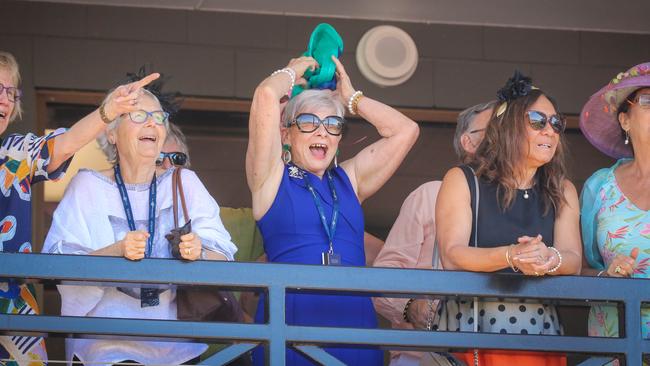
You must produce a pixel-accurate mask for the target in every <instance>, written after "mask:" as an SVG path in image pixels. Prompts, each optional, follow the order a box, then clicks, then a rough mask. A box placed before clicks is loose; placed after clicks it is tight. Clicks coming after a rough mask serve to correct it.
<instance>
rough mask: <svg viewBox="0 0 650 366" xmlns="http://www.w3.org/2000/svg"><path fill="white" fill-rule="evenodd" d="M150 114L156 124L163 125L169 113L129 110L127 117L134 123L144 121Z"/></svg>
mask: <svg viewBox="0 0 650 366" xmlns="http://www.w3.org/2000/svg"><path fill="white" fill-rule="evenodd" d="M149 116H151V118H153V121H154V122H156V124H157V125H164V124H165V123H166V122H167V120H168V119H169V113H167V112H165V111H153V112H147V111H143V110H139V111H133V112H129V118H131V121H133V122H135V123H144V122H146V121H147V119H148V118H149Z"/></svg>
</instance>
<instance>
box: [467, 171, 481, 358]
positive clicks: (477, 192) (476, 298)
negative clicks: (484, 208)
mask: <svg viewBox="0 0 650 366" xmlns="http://www.w3.org/2000/svg"><path fill="white" fill-rule="evenodd" d="M468 167H469V169H470V170H471V171H472V173H473V174H472V175H474V187H475V189H474V192H475V193H476V197H474V248H478V202H479V198H480V190H479V185H478V177H477V176H476V172H475V171H474V169H472V167H471V166H468ZM478 308H479V299H478V297H476V296H475V297H474V333H478ZM474 366H479V364H478V349H477V348H475V349H474Z"/></svg>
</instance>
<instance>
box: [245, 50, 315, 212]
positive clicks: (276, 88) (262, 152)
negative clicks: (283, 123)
mask: <svg viewBox="0 0 650 366" xmlns="http://www.w3.org/2000/svg"><path fill="white" fill-rule="evenodd" d="M317 65H318V64H317V63H316V60H314V59H313V58H311V57H300V58H297V59H292V60H291V61H290V62H289V64H288V65H287V67H286V68H285V69H288V70H287V71H286V72H278V73H274V74H273V75H271V76H269V77H267V78H266V79H264V81H262V82H261V83H260V85H258V86H257V88H256V89H255V93H254V94H253V102H252V104H251V112H250V117H249V122H248V134H249V135H248V149H247V150H246V179H247V181H248V187H249V188H250V190H251V193H252V195H253V216H254V217H255V219H256V220H259V219H260V218H261V217H262V216H264V214H265V213H266V211H268V209H269V208H270V207H271V204H272V203H273V200H274V199H275V195H276V193H277V191H278V187H279V186H280V180H281V179H282V169H283V163H282V159H281V154H282V139H281V135H280V120H281V115H282V105H281V104H280V102H281V100H282V99H284V97H285V96H286V95H287V93H288V92H289V88H290V87H291V86H292V84H291V82H292V78H293V76H292V74H291V73H293V75H295V78H296V80H295V83H296V84H304V83H305V80H304V78H303V77H302V75H303V74H304V73H305V71H306V70H307V68H312V69H313V68H315V67H316V66H317Z"/></svg>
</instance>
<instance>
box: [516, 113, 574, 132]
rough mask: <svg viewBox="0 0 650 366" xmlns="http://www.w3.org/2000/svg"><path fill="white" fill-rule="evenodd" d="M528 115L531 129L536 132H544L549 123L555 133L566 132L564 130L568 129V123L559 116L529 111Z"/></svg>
mask: <svg viewBox="0 0 650 366" xmlns="http://www.w3.org/2000/svg"><path fill="white" fill-rule="evenodd" d="M526 114H527V115H528V122H530V127H532V128H533V130H536V131H540V130H543V129H544V127H546V123H547V122H548V123H549V124H550V125H551V128H552V129H553V131H555V133H562V132H564V128H565V127H566V121H565V120H564V117H562V116H561V115H559V114H554V115H552V116H547V115H546V114H545V113H543V112H540V111H528V112H526Z"/></svg>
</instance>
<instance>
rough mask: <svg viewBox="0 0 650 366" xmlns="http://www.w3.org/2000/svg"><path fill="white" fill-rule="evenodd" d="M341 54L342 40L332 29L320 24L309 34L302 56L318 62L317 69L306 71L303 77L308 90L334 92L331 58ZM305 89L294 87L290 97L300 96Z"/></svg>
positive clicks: (334, 70)
mask: <svg viewBox="0 0 650 366" xmlns="http://www.w3.org/2000/svg"><path fill="white" fill-rule="evenodd" d="M342 53H343V40H342V39H341V36H339V34H338V33H337V32H336V30H335V29H334V27H332V26H331V25H329V24H327V23H321V24H319V25H318V26H316V28H314V31H313V32H312V33H311V38H310V39H309V47H308V49H307V51H306V52H305V53H304V54H303V56H310V57H313V58H314V59H315V60H316V62H318V65H319V68H318V69H316V70H313V71H311V70H307V71H306V72H305V75H303V77H304V78H305V80H307V88H308V89H331V90H336V77H335V74H336V65H335V64H334V62H333V61H332V56H334V57H336V58H338V57H340V56H341V54H342ZM304 89H305V88H304V87H303V86H301V85H296V86H294V88H293V93H292V96H296V95H298V94H300V93H301V92H302V91H303V90H304Z"/></svg>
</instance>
